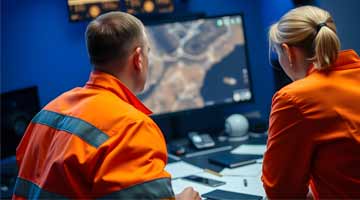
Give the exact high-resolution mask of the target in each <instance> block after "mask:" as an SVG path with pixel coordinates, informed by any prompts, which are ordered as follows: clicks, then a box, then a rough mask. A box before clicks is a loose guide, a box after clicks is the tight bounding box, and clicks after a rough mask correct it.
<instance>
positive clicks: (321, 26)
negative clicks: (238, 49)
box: [269, 6, 340, 70]
mask: <svg viewBox="0 0 360 200" xmlns="http://www.w3.org/2000/svg"><path fill="white" fill-rule="evenodd" d="M269 42H270V48H273V47H274V46H276V45H281V44H282V43H286V44H288V45H290V46H297V47H301V48H303V50H304V53H305V55H306V57H307V59H308V60H310V61H311V62H313V63H314V66H315V68H317V69H319V70H323V69H326V68H328V67H329V66H331V65H332V64H333V63H334V62H335V61H336V58H337V55H338V51H339V49H340V41H339V38H338V36H337V35H336V26H335V24H334V21H333V20H332V17H331V16H330V14H329V13H328V12H327V11H325V10H322V9H320V8H317V7H314V6H302V7H298V8H295V9H292V10H290V11H289V12H288V13H286V14H285V15H284V16H283V17H282V18H281V19H280V20H279V21H278V22H277V23H275V24H273V25H272V26H271V27H270V30H269Z"/></svg>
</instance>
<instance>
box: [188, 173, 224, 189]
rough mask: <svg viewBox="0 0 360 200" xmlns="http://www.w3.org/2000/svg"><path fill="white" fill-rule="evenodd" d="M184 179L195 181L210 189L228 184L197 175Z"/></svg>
mask: <svg viewBox="0 0 360 200" xmlns="http://www.w3.org/2000/svg"><path fill="white" fill-rule="evenodd" d="M183 179H185V180H189V181H193V182H196V183H201V184H203V185H207V186H210V187H217V186H220V185H225V184H226V183H225V182H223V181H218V180H214V179H210V178H204V177H201V176H196V175H190V176H185V177H183Z"/></svg>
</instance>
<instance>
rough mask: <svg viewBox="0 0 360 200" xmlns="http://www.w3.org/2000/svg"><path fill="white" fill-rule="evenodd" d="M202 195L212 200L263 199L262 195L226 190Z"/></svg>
mask: <svg viewBox="0 0 360 200" xmlns="http://www.w3.org/2000/svg"><path fill="white" fill-rule="evenodd" d="M201 197H203V198H206V199H212V200H242V199H246V200H261V199H263V197H262V196H257V195H251V194H244V193H238V192H229V191H225V190H214V191H211V192H208V193H206V194H203V195H201Z"/></svg>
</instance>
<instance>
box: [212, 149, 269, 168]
mask: <svg viewBox="0 0 360 200" xmlns="http://www.w3.org/2000/svg"><path fill="white" fill-rule="evenodd" d="M259 158H262V155H253V154H231V153H226V154H219V155H215V156H211V157H209V162H211V163H214V164H218V165H221V166H224V167H228V168H235V167H240V166H245V165H250V164H255V163H256V160H257V159H259Z"/></svg>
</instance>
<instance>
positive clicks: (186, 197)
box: [175, 187, 201, 200]
mask: <svg viewBox="0 0 360 200" xmlns="http://www.w3.org/2000/svg"><path fill="white" fill-rule="evenodd" d="M175 199H176V200H201V198H200V195H199V193H198V192H197V191H195V190H194V188H192V187H187V188H185V189H184V190H183V191H182V192H181V193H179V194H177V195H176V196H175Z"/></svg>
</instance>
